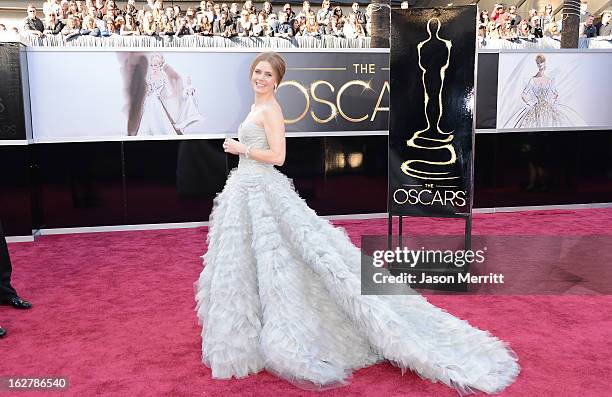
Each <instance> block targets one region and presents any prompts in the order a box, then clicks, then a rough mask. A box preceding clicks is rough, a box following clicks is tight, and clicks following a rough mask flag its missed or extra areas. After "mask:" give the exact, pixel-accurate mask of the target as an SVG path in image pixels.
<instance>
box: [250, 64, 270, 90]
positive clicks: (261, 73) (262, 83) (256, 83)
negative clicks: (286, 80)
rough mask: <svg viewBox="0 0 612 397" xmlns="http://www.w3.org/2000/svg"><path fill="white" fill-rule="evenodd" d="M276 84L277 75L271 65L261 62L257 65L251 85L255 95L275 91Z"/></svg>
mask: <svg viewBox="0 0 612 397" xmlns="http://www.w3.org/2000/svg"><path fill="white" fill-rule="evenodd" d="M275 84H276V75H275V73H274V69H273V68H272V65H270V63H268V62H265V61H261V62H259V63H258V64H257V65H255V69H253V75H252V76H251V85H252V87H253V91H255V93H257V94H268V93H270V92H272V91H274V85H275Z"/></svg>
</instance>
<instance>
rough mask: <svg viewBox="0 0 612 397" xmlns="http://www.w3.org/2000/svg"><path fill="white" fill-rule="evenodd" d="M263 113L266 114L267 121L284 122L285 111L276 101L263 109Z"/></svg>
mask: <svg viewBox="0 0 612 397" xmlns="http://www.w3.org/2000/svg"><path fill="white" fill-rule="evenodd" d="M262 113H263V114H264V116H265V118H266V119H273V120H275V119H280V120H284V117H283V109H282V108H281V106H280V105H279V104H278V102H276V101H274V102H270V103H268V104H266V106H265V107H264V108H263V109H262Z"/></svg>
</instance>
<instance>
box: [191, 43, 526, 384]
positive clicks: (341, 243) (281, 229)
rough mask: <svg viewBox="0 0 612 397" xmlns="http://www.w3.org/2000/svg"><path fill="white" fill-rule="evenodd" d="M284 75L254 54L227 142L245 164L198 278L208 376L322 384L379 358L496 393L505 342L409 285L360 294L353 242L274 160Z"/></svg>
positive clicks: (216, 218)
mask: <svg viewBox="0 0 612 397" xmlns="http://www.w3.org/2000/svg"><path fill="white" fill-rule="evenodd" d="M284 72H285V64H284V61H283V59H282V58H281V57H280V56H279V55H277V54H275V53H262V54H259V55H258V56H257V58H255V60H254V62H253V64H252V65H251V85H252V88H253V90H254V91H255V103H254V105H253V106H252V109H251V112H250V113H249V115H248V116H247V117H246V119H245V120H244V121H243V122H242V124H241V125H240V128H239V130H238V138H239V141H236V140H233V139H226V140H225V142H224V144H223V147H224V150H225V151H226V152H228V153H232V154H237V155H239V156H240V160H239V165H238V167H237V168H235V169H233V170H232V171H231V173H230V175H229V177H228V179H227V182H226V185H225V188H224V189H223V191H222V192H221V193H220V194H219V195H218V196H217V197H216V199H215V205H214V208H213V211H212V214H211V218H210V227H209V233H208V238H207V241H208V250H207V252H206V254H205V255H204V256H203V258H204V264H205V267H204V270H203V271H202V273H201V275H200V277H199V280H198V281H197V282H196V284H195V287H196V302H197V307H196V311H197V315H198V317H199V319H200V322H201V324H202V326H203V329H202V360H203V362H204V364H206V365H207V366H208V367H210V368H211V369H212V376H213V378H219V379H228V378H232V377H236V378H241V377H245V376H248V375H249V374H252V373H257V372H259V371H261V370H263V369H266V370H268V371H270V372H272V373H275V374H277V375H278V376H280V377H282V378H284V379H287V380H289V381H290V382H292V383H294V384H297V385H300V386H308V387H316V388H322V387H330V386H336V385H339V384H344V383H346V379H347V377H348V376H349V375H350V374H351V372H352V371H353V370H355V369H358V368H362V367H365V366H368V365H371V364H374V363H377V362H379V361H381V360H385V359H386V360H389V361H391V362H392V363H394V364H395V365H397V366H399V367H401V368H402V371H403V370H405V369H411V370H413V371H414V372H416V373H417V374H418V375H419V376H421V377H423V378H426V379H429V380H431V381H434V382H436V381H441V382H444V383H445V384H447V385H449V386H452V387H455V388H456V389H457V390H458V391H459V392H460V393H469V392H472V391H474V390H481V391H484V392H488V393H496V392H499V391H501V390H503V389H504V388H505V387H506V386H508V385H509V384H510V383H512V382H513V381H514V379H515V378H516V376H517V375H518V373H519V366H518V363H517V359H516V355H515V354H514V352H513V351H512V350H510V349H509V348H508V347H507V346H506V345H505V343H504V342H502V341H500V340H499V339H497V338H495V337H493V336H491V335H490V334H488V333H487V332H485V331H481V330H479V329H476V328H473V327H472V326H470V325H469V324H468V323H467V322H465V321H463V320H460V319H458V318H456V317H453V316H452V315H450V314H448V313H447V312H445V311H443V310H441V309H439V308H437V307H435V306H433V305H431V304H430V303H429V302H427V300H426V299H425V298H423V297H422V296H420V295H418V294H414V291H413V290H411V289H410V288H408V287H407V286H406V287H402V288H405V289H406V293H407V295H389V296H366V295H361V293H360V291H361V290H360V263H361V260H360V250H359V248H357V247H355V246H354V245H353V244H352V243H351V241H350V239H349V238H348V236H347V235H346V232H345V231H344V230H343V229H342V228H336V227H334V226H333V225H332V224H331V223H330V222H329V221H327V220H325V219H323V218H319V217H318V216H317V214H316V213H315V212H314V211H313V210H312V209H310V208H309V207H308V206H307V205H306V203H305V202H304V200H303V199H301V198H300V197H299V195H298V194H297V193H296V191H295V189H294V186H293V184H292V181H291V180H290V179H288V178H287V177H286V176H285V175H283V174H282V173H280V172H279V171H278V170H277V169H275V168H274V166H275V165H282V164H283V162H284V160H285V137H284V133H285V130H284V122H283V115H282V111H281V107H280V106H279V104H278V102H277V101H276V99H275V95H274V93H275V88H276V86H277V85H278V84H279V82H280V81H281V80H282V78H283V75H284Z"/></svg>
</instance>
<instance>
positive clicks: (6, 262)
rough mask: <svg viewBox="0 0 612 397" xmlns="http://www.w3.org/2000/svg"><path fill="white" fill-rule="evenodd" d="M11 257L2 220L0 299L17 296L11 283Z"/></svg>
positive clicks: (0, 232)
mask: <svg viewBox="0 0 612 397" xmlns="http://www.w3.org/2000/svg"><path fill="white" fill-rule="evenodd" d="M12 271H13V268H12V266H11V257H10V256H9V251H8V247H7V245H6V239H5V237H4V230H3V229H2V221H0V300H5V299H10V298H12V297H14V296H17V291H15V288H13V286H12V285H11V272H12Z"/></svg>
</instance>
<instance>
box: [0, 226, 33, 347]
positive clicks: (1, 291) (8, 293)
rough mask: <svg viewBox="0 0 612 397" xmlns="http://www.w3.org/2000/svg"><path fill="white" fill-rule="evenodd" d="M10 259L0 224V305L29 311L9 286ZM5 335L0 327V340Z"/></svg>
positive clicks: (29, 306)
mask: <svg viewBox="0 0 612 397" xmlns="http://www.w3.org/2000/svg"><path fill="white" fill-rule="evenodd" d="M12 271H13V268H12V266H11V257H10V256H9V252H8V247H7V245H6V239H5V238H4V230H3V229H2V222H0V305H5V306H13V307H14V308H15V309H29V308H31V307H32V304H31V303H30V302H28V301H26V300H23V299H21V298H20V297H19V295H17V291H15V288H13V286H12V285H11V272H12ZM4 335H6V330H5V329H4V328H2V327H0V338H1V337H3V336H4Z"/></svg>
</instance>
